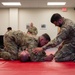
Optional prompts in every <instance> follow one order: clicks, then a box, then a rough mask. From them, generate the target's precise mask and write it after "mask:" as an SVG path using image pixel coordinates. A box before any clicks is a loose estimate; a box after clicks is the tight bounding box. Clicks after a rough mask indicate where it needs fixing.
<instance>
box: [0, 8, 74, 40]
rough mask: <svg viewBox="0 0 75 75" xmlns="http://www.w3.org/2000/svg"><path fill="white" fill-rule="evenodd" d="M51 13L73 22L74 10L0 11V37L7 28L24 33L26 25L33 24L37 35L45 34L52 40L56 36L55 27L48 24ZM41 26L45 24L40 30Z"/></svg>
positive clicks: (11, 9)
mask: <svg viewBox="0 0 75 75" xmlns="http://www.w3.org/2000/svg"><path fill="white" fill-rule="evenodd" d="M53 13H60V14H61V15H62V16H63V17H66V18H69V19H71V20H73V21H75V16H74V15H75V10H74V9H68V11H67V12H62V10H61V9H22V8H20V9H18V8H10V9H0V35H1V34H4V33H5V32H6V28H7V27H8V26H11V27H12V28H13V30H18V29H19V30H22V31H25V32H26V31H27V29H26V25H27V24H29V23H30V22H33V23H34V25H35V26H36V27H37V28H38V35H41V34H42V33H45V32H47V33H48V34H49V35H50V36H51V39H53V38H54V37H55V36H56V35H57V27H55V26H54V25H53V24H52V23H50V18H51V16H52V14H53ZM41 24H46V29H42V28H41Z"/></svg>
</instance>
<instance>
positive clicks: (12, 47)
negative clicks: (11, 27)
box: [4, 35, 18, 60]
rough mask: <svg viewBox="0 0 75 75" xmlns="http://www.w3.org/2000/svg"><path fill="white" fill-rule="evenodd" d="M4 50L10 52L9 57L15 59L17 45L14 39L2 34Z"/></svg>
mask: <svg viewBox="0 0 75 75" xmlns="http://www.w3.org/2000/svg"><path fill="white" fill-rule="evenodd" d="M4 50H5V51H7V52H9V53H10V54H11V59H13V60H15V59H17V56H18V46H17V45H16V43H15V41H14V39H13V38H12V37H10V36H9V35H5V36H4Z"/></svg>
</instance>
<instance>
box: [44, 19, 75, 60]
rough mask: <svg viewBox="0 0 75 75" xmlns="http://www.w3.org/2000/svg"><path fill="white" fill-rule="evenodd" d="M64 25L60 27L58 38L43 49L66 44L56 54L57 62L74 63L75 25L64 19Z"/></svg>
mask: <svg viewBox="0 0 75 75" xmlns="http://www.w3.org/2000/svg"><path fill="white" fill-rule="evenodd" d="M63 20H64V23H63V25H62V26H61V27H60V32H59V34H58V35H57V37H56V38H55V39H54V40H52V41H51V42H49V43H48V44H47V45H45V46H43V49H47V48H48V47H55V46H57V45H59V44H60V43H62V42H64V44H63V46H62V48H61V49H60V50H59V51H58V52H57V53H56V54H55V61H73V60H75V24H74V23H73V22H72V21H71V20H69V19H65V18H63Z"/></svg>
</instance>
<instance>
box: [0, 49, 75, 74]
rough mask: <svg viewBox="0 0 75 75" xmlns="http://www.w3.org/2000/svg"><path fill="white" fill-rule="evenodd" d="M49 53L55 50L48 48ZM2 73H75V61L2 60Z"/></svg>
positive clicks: (0, 67) (0, 68)
mask: <svg viewBox="0 0 75 75" xmlns="http://www.w3.org/2000/svg"><path fill="white" fill-rule="evenodd" d="M46 53H47V54H50V53H55V50H47V51H46ZM0 75H75V62H55V61H54V60H53V61H52V62H25V63H22V62H20V61H4V60H0Z"/></svg>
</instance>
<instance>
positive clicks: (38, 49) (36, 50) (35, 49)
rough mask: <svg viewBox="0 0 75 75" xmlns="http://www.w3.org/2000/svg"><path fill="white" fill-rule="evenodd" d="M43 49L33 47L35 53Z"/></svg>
mask: <svg viewBox="0 0 75 75" xmlns="http://www.w3.org/2000/svg"><path fill="white" fill-rule="evenodd" d="M42 50H43V49H42V48H41V47H37V48H34V49H33V51H32V52H33V53H39V52H40V51H42Z"/></svg>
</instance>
